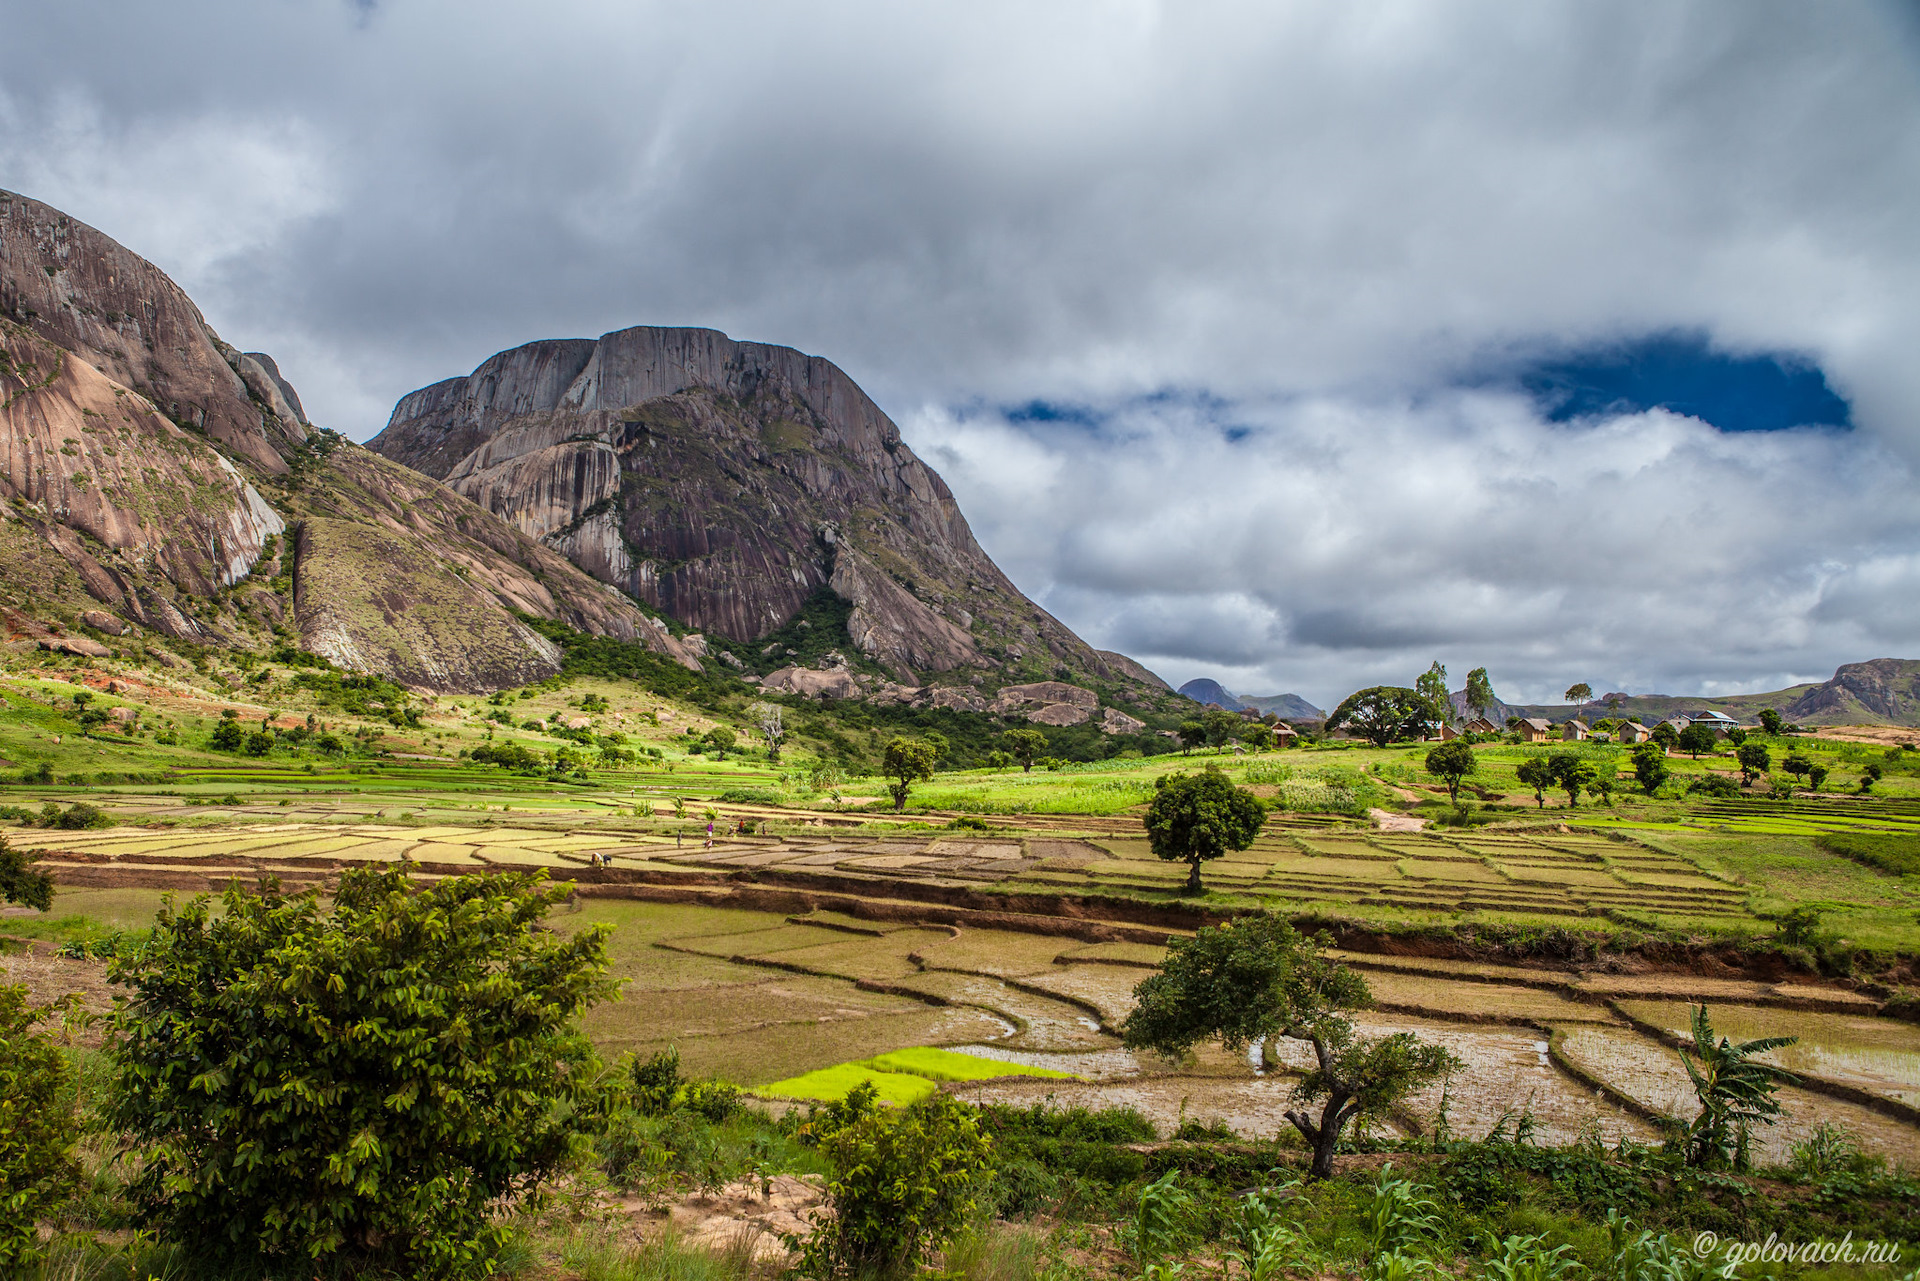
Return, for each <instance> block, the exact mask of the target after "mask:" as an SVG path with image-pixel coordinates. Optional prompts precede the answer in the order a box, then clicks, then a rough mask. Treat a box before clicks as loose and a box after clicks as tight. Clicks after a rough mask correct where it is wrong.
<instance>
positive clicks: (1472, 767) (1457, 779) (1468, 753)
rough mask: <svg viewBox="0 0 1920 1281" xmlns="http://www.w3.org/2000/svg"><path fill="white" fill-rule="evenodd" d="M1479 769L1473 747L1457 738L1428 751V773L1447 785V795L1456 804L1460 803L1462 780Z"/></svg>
mask: <svg viewBox="0 0 1920 1281" xmlns="http://www.w3.org/2000/svg"><path fill="white" fill-rule="evenodd" d="M1479 769H1480V762H1479V761H1478V760H1477V759H1475V757H1474V754H1473V749H1472V748H1471V747H1468V746H1467V745H1466V744H1465V743H1463V742H1461V741H1460V740H1459V739H1457V738H1456V739H1454V740H1453V741H1452V742H1450V743H1442V744H1440V746H1438V747H1436V748H1434V749H1433V750H1432V751H1430V752H1428V753H1427V773H1429V774H1431V775H1433V776H1434V777H1435V778H1437V779H1439V780H1440V781H1441V782H1443V783H1445V784H1446V785H1447V797H1448V799H1450V800H1451V801H1452V802H1453V803H1454V804H1455V805H1456V806H1458V805H1459V804H1460V783H1461V780H1463V779H1464V778H1466V776H1467V775H1469V774H1472V773H1476V772H1478V770H1479Z"/></svg>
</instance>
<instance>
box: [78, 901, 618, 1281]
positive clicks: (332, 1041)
mask: <svg viewBox="0 0 1920 1281" xmlns="http://www.w3.org/2000/svg"><path fill="white" fill-rule="evenodd" d="M553 901H554V899H553V896H552V895H551V894H550V893H549V892H548V891H547V890H546V888H545V887H544V886H543V885H541V884H540V878H538V877H537V876H534V875H527V874H507V875H499V876H483V877H465V878H455V879H451V880H446V881H442V882H440V883H438V884H436V885H433V886H430V887H427V888H424V889H416V888H415V887H413V886H410V885H409V884H408V882H407V878H406V874H405V872H404V871H403V870H400V869H391V870H380V869H356V870H350V871H348V872H347V873H345V874H344V875H343V876H342V878H341V881H340V884H339V887H338V889H337V890H336V891H335V893H334V897H333V902H332V905H331V907H330V908H323V907H322V905H321V902H320V899H319V896H318V893H317V891H309V892H307V893H306V894H302V895H298V896H295V897H286V896H284V895H282V894H280V893H279V892H278V890H277V888H276V887H274V886H271V885H270V886H268V887H267V888H266V890H265V891H264V892H263V893H261V894H259V895H249V894H245V893H243V892H241V891H240V890H238V889H234V890H230V891H229V892H228V893H227V895H226V896H225V899H224V901H223V907H224V909H225V910H224V914H223V915H222V916H221V917H220V918H218V919H215V918H214V917H213V916H212V915H211V913H210V912H209V910H208V905H207V903H206V901H205V900H204V899H201V900H195V901H194V902H192V903H189V904H187V905H185V906H184V907H182V908H180V909H178V910H177V911H174V910H168V911H164V912H163V913H162V914H161V916H160V918H159V920H158V922H157V923H156V926H155V929H154V937H153V941H152V943H151V945H150V946H148V947H147V948H144V949H142V950H141V951H139V952H137V953H136V954H135V955H134V956H133V957H131V958H124V959H122V960H121V961H119V962H118V963H117V965H116V968H115V971H114V973H115V977H116V979H117V980H118V981H120V982H123V983H125V984H126V985H127V986H128V987H129V988H130V989H131V991H132V993H133V995H134V998H135V999H134V1000H133V1002H132V1003H131V1004H130V1005H128V1006H127V1007H125V1009H124V1010H123V1011H122V1012H121V1013H120V1014H119V1015H118V1016H117V1018H116V1024H117V1030H118V1032H119V1034H120V1035H119V1039H118V1040H117V1041H116V1042H115V1043H114V1051H113V1052H114V1057H115V1062H116V1066H117V1068H118V1070H119V1073H120V1079H121V1085H120V1089H119V1092H118V1094H117V1096H116V1098H115V1100H114V1104H113V1109H112V1114H111V1115H112V1120H113V1122H114V1124H116V1125H117V1126H118V1127H119V1128H120V1129H121V1130H122V1131H124V1132H125V1133H126V1134H127V1135H128V1136H129V1137H130V1138H131V1139H132V1140H133V1141H134V1143H135V1144H136V1145H137V1149H138V1151H139V1152H140V1154H141V1165H140V1171H139V1174H138V1175H137V1176H136V1178H135V1179H134V1182H133V1184H132V1186H131V1188H130V1190H129V1195H130V1197H131V1199H132V1200H133V1202H134V1204H135V1205H136V1206H137V1207H138V1214H139V1217H140V1218H141V1219H142V1221H144V1222H146V1223H148V1224H150V1225H152V1226H154V1227H157V1228H160V1229H162V1230H163V1231H166V1232H168V1233H169V1234H170V1235H172V1236H173V1237H174V1238H175V1239H178V1240H182V1241H188V1242H192V1243H193V1244H194V1246H195V1248H197V1249H202V1250H204V1251H206V1252H207V1253H208V1254H210V1255H212V1256H214V1257H216V1258H224V1259H238V1260H246V1259H260V1260H266V1261H272V1260H278V1259H302V1260H308V1259H321V1258H329V1257H335V1258H340V1259H343V1260H357V1261H361V1262H364V1263H367V1264H372V1265H376V1266H377V1265H395V1266H398V1265H405V1266H415V1267H421V1268H426V1269H430V1270H432V1271H434V1272H436V1273H439V1274H444V1275H453V1274H463V1273H469V1272H478V1271H483V1270H485V1265H486V1260H487V1258H488V1256H489V1255H490V1253H491V1252H492V1251H493V1250H494V1249H497V1248H498V1246H499V1245H500V1244H501V1243H502V1238H501V1237H500V1235H499V1229H498V1228H497V1227H495V1226H492V1217H493V1216H492V1207H493V1206H494V1205H495V1204H496V1203H497V1202H498V1201H500V1199H502V1198H506V1199H508V1200H510V1201H518V1200H522V1199H525V1198H527V1197H529V1196H531V1195H533V1194H535V1193H537V1192H538V1190H539V1188H540V1185H541V1183H542V1182H543V1181H544V1180H545V1179H546V1178H547V1177H549V1176H551V1175H552V1174H553V1173H555V1172H556V1171H558V1170H559V1169H560V1168H561V1167H562V1165H563V1164H564V1163H565V1162H566V1161H567V1160H568V1159H569V1158H570V1156H571V1155H572V1153H573V1150H574V1147H575V1144H576V1142H577V1139H576V1137H575V1135H574V1133H573V1131H572V1128H571V1127H570V1126H569V1125H567V1124H566V1123H565V1121H564V1116H565V1112H564V1111H563V1110H562V1105H563V1104H565V1103H567V1102H568V1101H570V1100H574V1099H577V1098H578V1097H579V1095H580V1092H581V1089H582V1085H583V1083H584V1081H585V1079H586V1078H585V1075H584V1073H583V1070H582V1069H583V1068H584V1067H585V1065H586V1062H587V1060H588V1058H589V1057H590V1050H589V1047H588V1046H587V1044H586V1042H585V1041H584V1040H583V1039H581V1038H580V1037H579V1036H578V1034H577V1033H576V1032H574V1031H573V1030H572V1027H571V1025H572V1023H573V1020H574V1019H575V1017H576V1016H577V1014H578V1013H579V1012H580V1011H581V1010H582V1009H583V1008H584V1007H586V1006H587V1005H588V1004H590V1003H591V1002H593V1001H594V1000H596V999H599V998H601V997H604V996H606V995H608V994H610V991H611V988H610V986H609V985H608V984H607V983H606V982H605V981H604V979H603V978H602V973H603V971H604V968H605V962H604V959H603V956H602V949H603V944H604V935H603V934H602V932H600V931H595V930H586V931H581V932H578V933H576V934H575V935H573V936H572V937H571V938H567V939H564V940H553V939H551V938H550V937H547V936H542V935H540V934H536V933H532V932H530V930H529V926H531V925H533V924H535V923H537V922H538V921H539V920H540V918H541V917H542V916H544V915H545V913H546V910H547V908H548V907H549V906H550V905H551V904H552V903H553Z"/></svg>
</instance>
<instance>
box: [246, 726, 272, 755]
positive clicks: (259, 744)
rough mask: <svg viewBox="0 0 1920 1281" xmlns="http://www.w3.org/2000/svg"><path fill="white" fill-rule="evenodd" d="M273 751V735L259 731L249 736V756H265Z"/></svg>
mask: <svg viewBox="0 0 1920 1281" xmlns="http://www.w3.org/2000/svg"><path fill="white" fill-rule="evenodd" d="M272 750H273V735H271V734H269V733H267V731H265V730H263V729H257V730H255V731H253V733H251V734H249V735H247V755H249V756H265V755H266V754H267V753H268V752H271V751H272Z"/></svg>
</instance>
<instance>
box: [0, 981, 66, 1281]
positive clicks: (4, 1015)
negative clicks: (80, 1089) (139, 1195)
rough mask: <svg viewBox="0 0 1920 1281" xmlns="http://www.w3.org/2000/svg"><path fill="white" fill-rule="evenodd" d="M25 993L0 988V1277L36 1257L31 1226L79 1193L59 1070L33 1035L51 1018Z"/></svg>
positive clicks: (50, 1051) (46, 1045)
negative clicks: (43, 1020) (37, 1026)
mask: <svg viewBox="0 0 1920 1281" xmlns="http://www.w3.org/2000/svg"><path fill="white" fill-rule="evenodd" d="M50 1012H51V1011H50V1008H49V1007H46V1006H33V1005H28V1004H27V989H26V988H24V987H0V1273H5V1274H6V1275H9V1276H10V1275H12V1270H13V1269H14V1268H16V1267H20V1266H22V1265H24V1264H27V1263H30V1262H32V1261H33V1260H34V1259H35V1258H37V1257H39V1250H38V1239H37V1236H36V1234H35V1232H34V1223H35V1221H36V1220H37V1219H39V1218H40V1217H41V1216H42V1215H44V1214H46V1213H47V1212H48V1211H50V1210H52V1209H53V1208H54V1207H55V1206H57V1205H59V1204H60V1203H61V1202H62V1201H64V1200H66V1198H67V1196H68V1195H69V1194H70V1193H71V1192H72V1191H73V1190H74V1188H75V1187H77V1186H78V1185H79V1182H80V1167H79V1165H78V1164H77V1163H76V1162H75V1161H74V1159H73V1154H72V1153H73V1143H74V1140H75V1139H76V1138H77V1137H78V1135H77V1130H76V1127H75V1123H74V1118H73V1108H72V1106H71V1104H69V1103H68V1102H67V1101H66V1100H65V1098H64V1090H63V1086H64V1085H65V1082H66V1064H65V1061H64V1060H62V1059H61V1057H60V1051H58V1050H57V1049H55V1048H54V1047H53V1044H52V1042H51V1041H50V1040H49V1039H48V1038H47V1037H46V1036H44V1035H42V1034H41V1033H38V1032H36V1031H35V1030H34V1025H35V1024H37V1023H38V1022H39V1021H40V1020H41V1019H42V1018H44V1017H45V1016H46V1015H47V1014H48V1013H50Z"/></svg>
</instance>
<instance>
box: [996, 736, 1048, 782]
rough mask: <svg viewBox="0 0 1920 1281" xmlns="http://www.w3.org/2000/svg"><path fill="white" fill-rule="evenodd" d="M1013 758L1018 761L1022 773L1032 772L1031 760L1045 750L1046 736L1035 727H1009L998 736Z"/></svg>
mask: <svg viewBox="0 0 1920 1281" xmlns="http://www.w3.org/2000/svg"><path fill="white" fill-rule="evenodd" d="M1000 741H1001V742H1002V743H1004V744H1006V747H1007V751H1008V753H1009V754H1011V755H1012V757H1013V759H1014V760H1016V761H1019V762H1020V770H1021V772H1022V773H1026V774H1031V773H1032V772H1033V762H1034V760H1035V759H1036V758H1038V757H1039V755H1040V753H1042V752H1044V751H1046V750H1047V736H1046V735H1045V734H1042V733H1041V732H1040V731H1039V730H1037V729H1010V730H1008V731H1007V732H1006V733H1004V734H1002V735H1001V736H1000Z"/></svg>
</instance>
